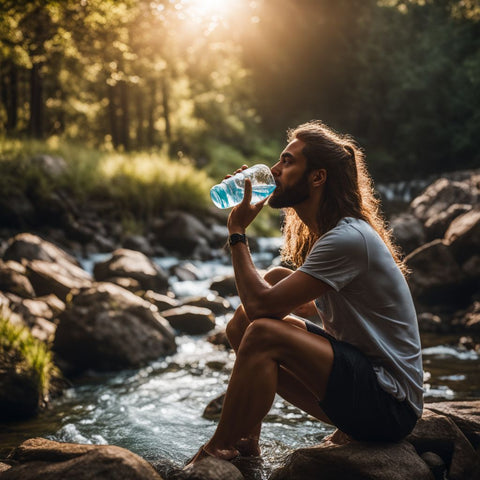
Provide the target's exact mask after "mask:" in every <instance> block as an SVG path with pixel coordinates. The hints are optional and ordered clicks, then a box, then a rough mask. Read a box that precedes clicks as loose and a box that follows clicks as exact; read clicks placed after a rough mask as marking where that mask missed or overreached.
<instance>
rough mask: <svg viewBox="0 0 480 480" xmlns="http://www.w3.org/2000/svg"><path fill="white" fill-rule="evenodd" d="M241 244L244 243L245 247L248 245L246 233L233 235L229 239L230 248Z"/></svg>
mask: <svg viewBox="0 0 480 480" xmlns="http://www.w3.org/2000/svg"><path fill="white" fill-rule="evenodd" d="M239 242H242V243H244V244H245V245H247V236H246V235H245V234H244V233H232V234H231V235H230V236H229V237H228V244H229V245H230V246H233V245H236V244H237V243H239Z"/></svg>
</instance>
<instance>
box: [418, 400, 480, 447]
mask: <svg viewBox="0 0 480 480" xmlns="http://www.w3.org/2000/svg"><path fill="white" fill-rule="evenodd" d="M425 406H426V408H428V410H430V411H432V412H435V413H438V414H440V415H444V416H446V417H448V418H450V419H451V420H453V422H454V423H455V425H456V426H457V427H458V428H459V429H460V430H461V431H462V433H463V434H464V435H465V437H466V438H467V439H468V441H469V442H470V443H471V444H472V445H473V448H475V449H478V448H479V447H480V400H474V401H462V402H437V403H427V404H426V405H425Z"/></svg>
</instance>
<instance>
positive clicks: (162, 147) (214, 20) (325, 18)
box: [0, 0, 480, 211]
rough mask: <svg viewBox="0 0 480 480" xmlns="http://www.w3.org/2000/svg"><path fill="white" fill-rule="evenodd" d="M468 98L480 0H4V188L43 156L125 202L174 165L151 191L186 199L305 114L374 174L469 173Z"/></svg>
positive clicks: (273, 152)
mask: <svg viewBox="0 0 480 480" xmlns="http://www.w3.org/2000/svg"><path fill="white" fill-rule="evenodd" d="M479 99H480V4H479V2H478V0H295V1H293V0H252V1H248V0H223V1H222V0H217V1H215V0H203V1H200V0H168V1H167V0H148V1H147V0H43V1H42V0H31V1H25V0H0V169H1V170H2V172H0V173H1V175H0V176H1V177H2V178H3V180H2V179H1V178H0V186H1V187H2V191H3V193H4V195H6V194H8V193H9V192H13V190H14V189H17V191H18V189H22V188H23V189H27V188H31V187H32V182H33V181H38V177H36V176H35V175H34V176H33V177H32V176H30V177H29V175H27V174H26V173H27V170H28V168H27V166H26V164H25V162H26V160H25V159H27V158H28V156H29V155H32V154H34V153H38V152H39V151H42V152H43V151H48V152H53V153H59V154H61V155H62V156H64V157H65V159H66V160H67V161H68V163H69V165H70V166H71V172H70V183H71V185H70V187H71V188H73V189H75V188H77V189H78V192H81V191H83V193H85V191H86V190H88V189H90V191H91V190H92V189H94V188H96V189H97V195H98V192H99V190H102V189H103V192H104V193H105V189H106V188H107V187H106V184H107V183H108V184H109V187H108V188H110V189H114V187H115V185H116V188H117V190H116V191H117V195H121V194H120V193H118V192H119V191H123V193H122V195H123V194H125V191H126V190H128V188H130V190H131V191H130V197H131V196H132V195H133V194H132V191H133V190H134V189H133V187H131V184H129V183H128V182H125V181H124V180H123V181H122V178H124V177H126V176H130V177H136V185H137V186H136V187H135V188H136V189H137V190H136V192H137V193H136V195H137V196H140V197H146V196H148V195H146V193H147V191H146V190H145V187H146V186H147V184H149V182H150V183H151V182H152V181H153V182H154V186H153V187H152V192H153V190H154V188H155V189H157V190H158V182H161V179H162V178H164V177H165V176H168V174H169V173H168V171H169V170H171V171H175V172H177V176H176V178H177V180H178V178H182V179H183V180H182V181H183V183H182V181H180V183H179V182H178V181H177V180H176V181H174V182H173V183H172V182H170V187H171V189H172V190H175V192H172V193H171V195H170V196H167V197H166V196H163V197H161V198H159V197H158V196H157V197H156V198H153V199H151V200H150V201H151V202H152V204H153V203H155V202H156V204H158V203H161V204H162V205H163V208H166V207H167V206H173V207H186V208H188V207H189V206H190V207H191V208H194V207H195V206H198V204H199V202H200V203H201V204H205V201H204V200H203V199H204V198H208V195H204V193H205V188H207V187H208V188H209V187H210V186H211V185H212V183H214V182H213V179H215V180H218V179H219V178H221V177H223V175H225V174H226V173H227V172H229V171H231V170H233V169H234V168H238V166H240V165H242V164H243V163H253V162H258V161H262V162H266V163H269V164H270V165H271V164H273V163H274V161H275V160H276V158H277V157H278V154H279V152H280V151H281V149H282V147H283V145H284V143H285V131H286V129H287V128H289V127H293V126H295V125H296V124H298V123H300V122H304V121H307V120H309V119H314V118H315V119H321V120H323V121H325V122H326V123H327V124H329V125H331V126H332V127H334V128H336V129H338V130H339V131H341V132H348V133H350V134H351V135H352V136H353V137H354V138H355V139H356V140H357V141H358V142H359V144H360V145H361V146H362V147H363V148H364V149H365V150H366V153H367V162H368V165H369V167H370V170H371V172H372V174H373V177H374V179H375V180H376V181H381V182H387V181H397V180H405V179H409V178H418V177H421V176H426V175H429V174H432V173H439V172H447V171H451V170H459V169H468V168H473V167H478V166H479V165H480V148H479V147H480V135H479V132H480V108H479V106H480V105H479V103H480V101H479ZM32 139H37V140H38V141H33V140H32ZM100 165H101V166H102V167H101V169H100ZM19 168H23V169H24V170H20V174H18V172H19V170H18V169H19ZM142 169H143V173H142ZM182 169H183V170H182ZM180 171H181V173H179V172H180ZM22 172H23V174H22ZM108 172H110V173H109V175H110V180H112V179H113V180H115V181H110V182H107V181H106V180H105V179H106V175H108ZM192 172H194V175H192ZM21 177H23V179H24V180H22V181H23V183H22V184H20V183H21V181H20V180H19V178H21ZM190 177H194V178H193V180H192V178H190ZM7 178H8V181H7ZM25 178H27V180H25ZM28 178H30V179H29V180H28ZM32 178H33V179H34V180H32ZM187 178H190V180H188V181H187V180H186V179H187ZM12 179H16V180H15V182H17V183H15V182H14V183H15V186H12V185H13V184H12ZM152 179H153V180H152ZM154 180H155V181H154ZM42 181H43V182H44V183H45V181H44V180H42ZM19 182H20V183H19ZM155 182H156V183H155ZM203 184H205V185H206V186H205V187H202V188H203V190H202V192H199V193H198V195H196V194H190V193H188V194H187V195H184V196H183V197H184V198H183V200H179V195H180V197H181V194H179V185H183V187H184V189H186V190H190V191H191V192H192V191H194V190H195V189H199V188H200V187H199V185H203ZM128 185H130V187H128ZM183 187H182V188H183ZM112 192H113V190H112ZM112 192H111V193H112ZM113 194H114V193H112V195H113ZM174 198H175V199H176V200H174ZM200 198H201V199H202V200H200ZM130 200H131V198H130ZM138 201H139V200H138V199H137V202H138ZM143 201H145V200H143ZM182 201H183V203H182ZM189 202H190V203H189ZM134 203H135V202H134ZM137 206H138V205H137ZM129 208H136V207H135V205H133V206H130V207H129ZM143 208H144V210H145V209H147V210H148V209H149V208H150V211H151V210H152V209H154V210H155V209H156V208H157V207H154V206H152V205H150V207H148V206H145V205H144V206H143Z"/></svg>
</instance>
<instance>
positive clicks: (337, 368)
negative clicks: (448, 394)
mask: <svg viewBox="0 0 480 480" xmlns="http://www.w3.org/2000/svg"><path fill="white" fill-rule="evenodd" d="M306 325H307V330H308V331H309V332H312V333H315V334H317V335H321V336H322V337H325V338H326V339H327V340H329V341H330V343H331V345H332V349H333V354H334V360H333V367H332V372H331V374H330V378H329V381H328V385H327V391H326V394H325V398H324V399H323V400H322V401H321V402H319V403H320V406H321V407H322V409H323V411H324V412H325V413H326V415H327V416H328V418H330V420H331V421H332V422H333V424H334V425H335V426H336V427H337V428H338V429H339V430H341V431H342V432H345V433H346V434H348V435H350V436H351V437H353V438H354V439H356V440H368V441H398V440H400V439H402V438H403V437H405V436H406V435H408V434H409V433H410V432H411V431H412V430H413V427H414V426H415V424H416V422H417V416H416V414H415V412H414V411H413V409H412V407H411V406H410V405H409V404H408V402H407V401H406V400H405V401H402V402H400V401H398V400H397V399H395V398H394V397H393V396H392V395H390V394H389V393H387V392H386V391H385V390H383V389H382V388H381V387H380V385H379V383H378V381H377V375H376V374H375V371H374V370H373V366H372V364H371V363H370V361H369V360H368V358H367V357H366V356H365V355H364V354H363V353H362V352H361V351H360V350H358V349H357V348H356V347H354V346H352V345H350V344H349V343H346V342H341V341H339V340H336V339H335V338H333V337H332V336H331V335H329V334H328V333H326V332H325V331H324V330H323V329H322V328H321V327H319V326H318V325H315V324H314V323H312V322H309V321H308V320H307V321H306Z"/></svg>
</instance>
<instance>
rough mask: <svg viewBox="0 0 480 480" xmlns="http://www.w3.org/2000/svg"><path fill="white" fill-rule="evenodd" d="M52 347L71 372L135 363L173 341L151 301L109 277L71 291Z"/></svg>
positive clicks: (161, 351) (167, 351) (161, 352)
mask: <svg viewBox="0 0 480 480" xmlns="http://www.w3.org/2000/svg"><path fill="white" fill-rule="evenodd" d="M53 349H54V351H55V352H56V353H57V354H58V355H59V356H60V357H61V359H62V360H63V361H64V362H67V370H69V371H70V373H72V374H74V373H80V372H82V371H84V370H87V369H92V370H99V371H105V370H107V371H108V370H120V369H123V368H134V367H139V366H141V365H143V364H145V363H147V362H149V361H151V360H154V359H156V358H158V357H160V356H163V355H168V354H171V353H173V352H175V350H176V346H175V338H174V334H173V331H172V329H171V327H170V325H169V324H168V322H167V321H166V320H165V319H164V318H163V317H162V316H160V314H159V313H158V310H157V308H156V307H155V306H154V305H152V304H151V303H150V302H147V301H146V300H143V299H141V298H140V297H138V296H136V295H135V294H133V293H131V292H129V291H128V290H125V289H123V288H121V287H119V286H117V285H114V284H112V283H98V284H94V285H93V286H92V287H90V288H84V289H81V290H79V291H78V292H76V293H75V295H73V297H72V299H71V301H70V302H69V303H68V304H67V307H66V309H65V311H64V312H63V313H62V314H61V315H60V317H59V324H58V327H57V331H56V334H55V340H54V344H53Z"/></svg>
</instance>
